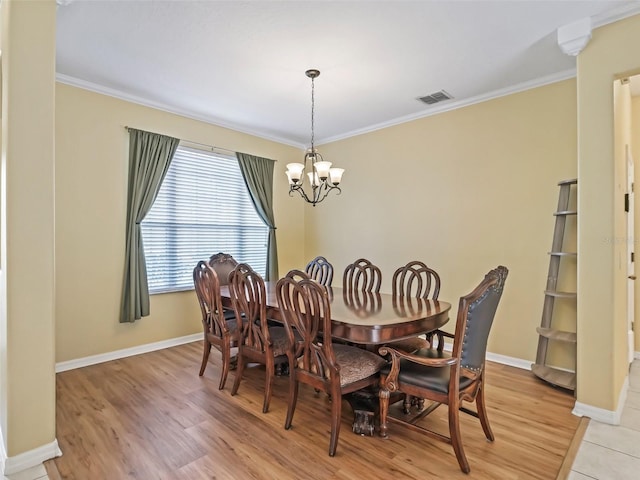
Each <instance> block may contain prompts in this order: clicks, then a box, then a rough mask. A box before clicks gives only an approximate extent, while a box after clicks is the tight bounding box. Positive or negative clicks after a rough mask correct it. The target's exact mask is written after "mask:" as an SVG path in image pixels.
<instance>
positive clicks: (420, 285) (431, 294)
mask: <svg viewBox="0 0 640 480" xmlns="http://www.w3.org/2000/svg"><path fill="white" fill-rule="evenodd" d="M391 289H392V290H391V293H392V295H393V296H394V297H409V298H431V299H433V300H437V299H438V295H439V294H440V275H438V274H437V273H436V271H435V270H433V269H431V268H429V267H427V265H426V264H425V263H423V262H421V261H419V260H414V261H412V262H409V263H407V264H406V265H405V266H404V267H400V268H398V269H397V270H396V271H395V272H394V274H393V280H392V283H391Z"/></svg>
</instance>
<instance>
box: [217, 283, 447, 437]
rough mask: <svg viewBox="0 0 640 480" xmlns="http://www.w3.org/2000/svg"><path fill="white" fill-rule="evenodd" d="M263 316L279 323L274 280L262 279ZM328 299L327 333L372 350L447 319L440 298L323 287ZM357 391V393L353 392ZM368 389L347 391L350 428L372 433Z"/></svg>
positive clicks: (225, 298)
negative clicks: (264, 301) (351, 392)
mask: <svg viewBox="0 0 640 480" xmlns="http://www.w3.org/2000/svg"><path fill="white" fill-rule="evenodd" d="M265 287H266V294H267V317H268V318H269V319H273V320H276V321H279V322H283V318H282V314H281V312H280V309H279V306H278V301H277V297H276V282H265ZM326 288H327V293H328V296H329V299H330V301H331V336H332V337H333V338H334V339H337V340H342V341H345V342H350V343H354V344H359V345H363V346H365V348H367V349H369V350H372V351H375V352H376V353H377V348H376V346H378V345H384V344H388V343H390V342H394V341H397V340H402V339H405V338H411V337H415V336H417V335H421V334H425V333H429V332H432V331H434V330H436V329H438V328H440V327H442V326H443V325H444V324H446V323H447V322H448V321H449V310H450V309H451V304H450V303H447V302H443V301H441V300H428V299H422V298H408V297H398V296H393V295H390V294H386V293H373V292H358V291H353V290H351V289H343V288H337V287H326ZM220 294H221V297H222V304H223V306H224V307H227V308H230V307H231V298H230V296H229V288H228V287H227V286H221V287H220ZM356 393H357V392H356ZM374 397H375V395H373V396H372V395H371V394H370V392H369V393H367V392H363V393H361V394H359V395H354V394H351V396H350V397H349V398H347V400H348V401H349V403H350V404H351V407H352V408H353V411H354V422H353V428H352V430H353V431H354V432H355V433H358V434H368V435H373V429H374V420H373V415H374V412H375V410H376V409H377V408H376V407H375V405H374V402H375V401H377V397H375V398H374Z"/></svg>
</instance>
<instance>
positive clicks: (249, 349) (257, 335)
mask: <svg viewBox="0 0 640 480" xmlns="http://www.w3.org/2000/svg"><path fill="white" fill-rule="evenodd" d="M229 295H230V296H231V303H232V305H233V311H234V312H235V318H236V322H237V324H238V329H239V330H240V338H241V341H240V343H239V345H238V365H237V370H236V378H235V381H234V382H233V388H232V389H231V395H235V394H236V393H237V392H238V388H239V387H240V381H241V380H242V375H243V373H244V368H245V366H246V364H247V362H257V363H260V364H262V365H264V366H265V384H264V402H263V404H262V412H263V413H267V412H268V411H269V403H270V401H271V391H272V386H273V377H274V375H275V366H276V365H277V364H285V363H287V361H288V359H287V355H286V351H287V348H288V342H287V333H286V330H285V328H284V327H282V326H269V325H268V323H267V294H266V290H265V285H264V280H263V279H262V277H261V276H260V274H258V273H257V272H255V271H254V270H253V269H252V268H251V267H250V266H249V265H247V264H244V263H241V264H239V265H238V266H237V267H236V268H235V269H233V270H232V271H231V273H230V274H229Z"/></svg>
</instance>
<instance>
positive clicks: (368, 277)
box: [342, 258, 382, 293]
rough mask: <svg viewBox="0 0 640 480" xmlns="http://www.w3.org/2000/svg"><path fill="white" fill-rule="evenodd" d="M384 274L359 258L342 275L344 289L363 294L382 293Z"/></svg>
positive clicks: (367, 261)
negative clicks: (381, 286)
mask: <svg viewBox="0 0 640 480" xmlns="http://www.w3.org/2000/svg"><path fill="white" fill-rule="evenodd" d="M381 283H382V272H381V271H380V268H378V267H377V266H375V265H374V264H373V263H371V262H370V261H369V260H367V259H366V258H359V259H358V260H356V261H355V262H353V263H351V264H349V265H347V267H346V268H345V269H344V273H343V274H342V288H343V289H346V290H352V291H354V290H359V291H361V292H374V293H379V292H380V284H381Z"/></svg>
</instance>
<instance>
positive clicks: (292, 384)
mask: <svg viewBox="0 0 640 480" xmlns="http://www.w3.org/2000/svg"><path fill="white" fill-rule="evenodd" d="M297 401H298V381H297V379H296V371H295V367H294V365H293V361H292V360H289V401H288V402H287V418H286V419H285V421H284V428H285V429H286V430H289V429H290V428H291V422H292V421H293V413H294V412H295V410H296V402H297Z"/></svg>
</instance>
